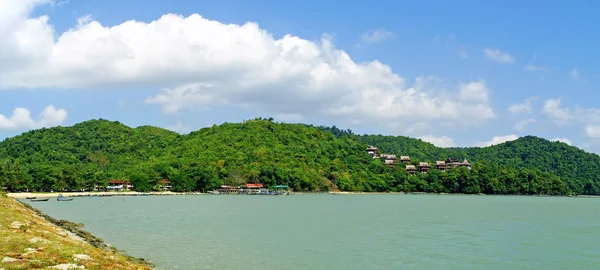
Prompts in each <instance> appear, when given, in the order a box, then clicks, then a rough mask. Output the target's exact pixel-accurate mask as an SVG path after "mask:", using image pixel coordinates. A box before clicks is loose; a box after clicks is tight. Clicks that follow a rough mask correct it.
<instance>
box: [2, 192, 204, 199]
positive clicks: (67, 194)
mask: <svg viewBox="0 0 600 270" xmlns="http://www.w3.org/2000/svg"><path fill="white" fill-rule="evenodd" d="M59 194H62V195H63V196H65V197H85V196H139V195H141V194H148V195H187V194H202V193H197V192H196V193H178V192H171V191H161V192H137V191H126V192H123V191H120V192H119V191H107V192H39V193H38V192H35V193H33V192H19V193H7V194H6V196H8V197H11V198H15V199H25V198H27V197H37V198H56V197H58V195H59Z"/></svg>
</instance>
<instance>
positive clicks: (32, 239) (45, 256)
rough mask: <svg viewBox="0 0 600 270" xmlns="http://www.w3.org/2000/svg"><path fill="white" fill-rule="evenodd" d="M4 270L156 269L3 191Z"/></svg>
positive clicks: (0, 253)
mask: <svg viewBox="0 0 600 270" xmlns="http://www.w3.org/2000/svg"><path fill="white" fill-rule="evenodd" d="M0 214H1V215H0V236H1V237H0V259H1V262H0V269H41V268H44V269H45V268H59V269H67V268H68V269H80V268H81V269H153V268H154V267H155V265H154V264H153V263H151V262H148V261H146V260H145V259H143V258H136V257H133V256H130V255H128V254H126V252H124V251H122V250H119V249H117V248H115V247H112V246H109V245H107V244H106V243H104V241H103V240H102V239H100V238H98V237H96V236H94V235H92V234H91V233H89V232H87V231H85V230H83V229H81V228H82V227H83V226H84V225H83V224H81V223H73V222H70V221H67V220H57V219H55V218H53V217H51V216H49V215H47V214H44V213H43V212H42V211H40V210H39V209H36V208H34V207H32V206H31V205H29V204H28V203H26V202H23V201H20V200H18V199H15V198H10V197H8V196H6V194H4V193H1V192H0Z"/></svg>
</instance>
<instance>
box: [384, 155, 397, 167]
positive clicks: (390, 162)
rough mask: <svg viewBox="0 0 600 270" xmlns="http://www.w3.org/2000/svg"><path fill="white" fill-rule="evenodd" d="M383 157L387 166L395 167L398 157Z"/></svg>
mask: <svg viewBox="0 0 600 270" xmlns="http://www.w3.org/2000/svg"><path fill="white" fill-rule="evenodd" d="M381 157H383V163H384V164H386V165H394V163H396V155H390V154H382V155H381Z"/></svg>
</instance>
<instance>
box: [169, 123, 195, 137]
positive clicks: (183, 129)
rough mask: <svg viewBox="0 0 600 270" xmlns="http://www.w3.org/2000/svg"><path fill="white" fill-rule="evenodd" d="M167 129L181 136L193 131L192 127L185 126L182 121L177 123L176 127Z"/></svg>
mask: <svg viewBox="0 0 600 270" xmlns="http://www.w3.org/2000/svg"><path fill="white" fill-rule="evenodd" d="M167 129H168V130H171V131H175V132H177V133H179V134H184V133H189V132H190V131H192V127H191V126H189V125H184V124H182V123H181V121H177V123H175V125H172V126H168V127H167Z"/></svg>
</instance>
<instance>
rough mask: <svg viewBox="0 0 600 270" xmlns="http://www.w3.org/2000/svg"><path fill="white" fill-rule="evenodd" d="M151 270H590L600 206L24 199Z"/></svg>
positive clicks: (542, 201)
mask: <svg viewBox="0 0 600 270" xmlns="http://www.w3.org/2000/svg"><path fill="white" fill-rule="evenodd" d="M31 204H32V205H33V206H34V207H36V208H38V209H40V210H42V211H44V212H45V213H47V214H49V215H51V216H53V217H55V218H58V219H67V220H70V221H73V222H82V223H84V224H85V228H84V229H86V230H88V231H89V232H91V233H93V234H94V235H96V236H98V237H100V238H102V239H104V240H105V241H106V242H107V243H110V244H112V245H114V246H116V247H117V248H119V249H123V250H125V251H126V252H127V253H128V254H130V255H133V256H136V257H143V258H146V259H148V260H149V261H151V262H153V263H155V264H156V265H157V268H158V269H597V268H596V267H598V265H600V257H599V256H598V254H600V247H599V246H598V242H599V241H598V240H600V215H599V214H600V199H583V198H543V197H516V196H450V195H446V196H441V195H341V196H333V195H328V194H327V195H316V194H315V195H308V194H303V195H292V196H248V195H189V196H147V197H90V198H83V197H80V198H75V201H72V202H57V201H56V200H55V199H51V201H49V202H38V203H31Z"/></svg>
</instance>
